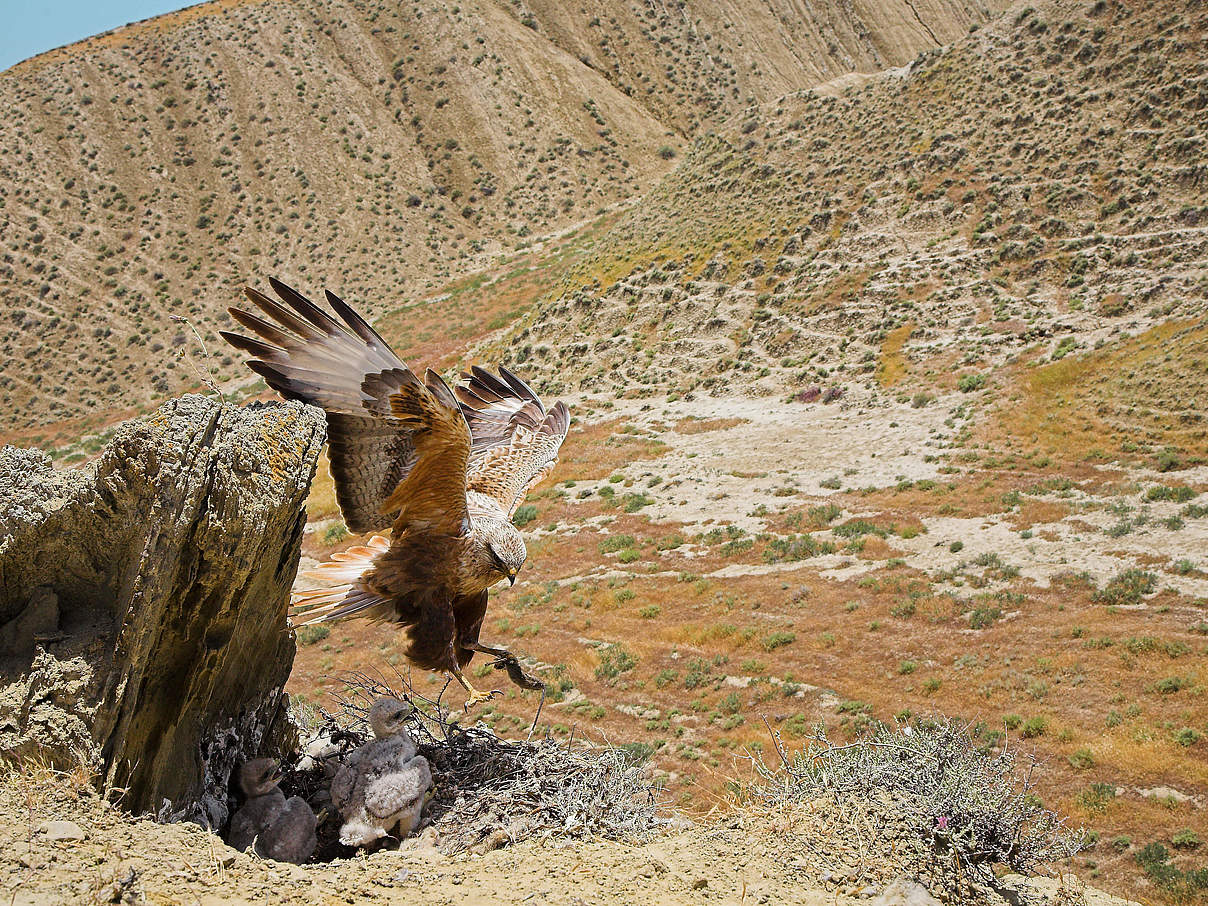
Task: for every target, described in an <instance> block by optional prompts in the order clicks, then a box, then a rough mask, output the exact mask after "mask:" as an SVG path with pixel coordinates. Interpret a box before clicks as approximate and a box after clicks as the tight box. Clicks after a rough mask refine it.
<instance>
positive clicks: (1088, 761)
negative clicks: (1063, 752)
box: [1070, 748, 1095, 771]
mask: <svg viewBox="0 0 1208 906" xmlns="http://www.w3.org/2000/svg"><path fill="white" fill-rule="evenodd" d="M1070 766H1071V767H1073V768H1075V769H1077V770H1079V771H1085V770H1087V769H1088V768H1093V767H1094V766H1095V756H1094V755H1092V754H1091V750H1090V749H1087V748H1082V749H1078V751H1076V752H1074V754H1073V755H1071V756H1070Z"/></svg>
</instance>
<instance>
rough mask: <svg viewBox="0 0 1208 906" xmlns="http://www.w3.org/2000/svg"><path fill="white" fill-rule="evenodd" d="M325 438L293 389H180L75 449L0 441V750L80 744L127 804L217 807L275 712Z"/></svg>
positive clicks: (76, 748) (59, 750) (195, 815)
mask: <svg viewBox="0 0 1208 906" xmlns="http://www.w3.org/2000/svg"><path fill="white" fill-rule="evenodd" d="M324 438H325V429H324V423H323V417H322V414H321V413H320V412H319V411H318V410H316V409H312V408H309V407H305V406H302V405H300V404H298V403H273V404H268V405H259V404H257V405H252V406H250V407H247V408H242V409H241V408H236V407H234V406H231V405H229V404H223V403H220V402H219V401H217V400H214V399H212V398H209V397H202V396H186V397H184V398H182V399H178V400H173V401H171V402H169V403H167V404H165V405H164V406H162V407H161V408H160V409H159V410H158V411H156V412H155V413H154V414H152V415H151V416H149V417H147V418H145V419H142V420H137V421H132V422H128V423H126V424H124V425H122V426H121V427H119V428H118V430H117V432H116V433H115V435H114V437H113V439H112V440H111V442H110V443H109V444H108V445H107V446H106V448H105V449H104V451H103V452H102V453H101V454H100V456H99V458H98V459H97V460H96V461H95V462H93V463H92V464H90V465H89V466H86V467H85V468H82V469H77V470H71V471H61V472H60V471H55V470H54V468H53V467H52V465H51V462H50V460H49V458H48V457H47V456H46V455H45V454H44V453H42V452H41V451H40V450H22V449H17V448H15V447H4V448H3V450H0V755H8V756H10V757H11V756H23V755H31V754H39V753H40V754H41V755H42V756H44V757H47V758H49V759H51V760H52V761H55V762H58V763H65V762H74V761H78V760H79V759H80V758H81V757H82V758H83V759H85V760H86V761H88V762H89V763H91V764H92V766H93V767H94V768H95V769H96V770H97V772H98V775H99V777H100V778H101V780H102V782H103V784H104V785H105V786H107V787H110V788H122V789H125V790H126V793H125V799H124V800H123V801H124V804H125V805H126V806H127V807H128V808H130V809H132V810H133V811H136V812H144V811H156V812H158V813H160V814H161V816H163V817H168V818H172V819H190V820H196V821H198V822H199V823H201V824H203V825H206V826H209V827H214V828H218V827H221V826H222V825H223V824H225V822H226V820H227V817H228V803H229V797H228V784H229V780H230V777H231V773H232V770H233V768H234V767H235V766H236V765H237V764H239V763H240V762H242V761H243V760H244V759H245V758H250V757H254V756H255V755H258V754H262V753H264V752H265V751H266V750H270V749H272V747H273V746H274V744H279V743H280V741H281V739H282V738H283V737H284V736H285V735H286V734H288V732H289V730H290V727H289V720H288V714H287V705H288V700H287V697H286V696H285V693H284V686H285V681H286V679H287V678H288V676H289V672H290V668H291V666H292V664H293V658H294V652H295V647H294V639H293V634H292V632H290V631H289V629H288V628H287V625H286V609H287V607H288V601H289V590H290V586H291V585H292V583H293V580H294V575H295V573H296V571H297V565H298V556H299V552H300V548H301V542H302V532H303V528H304V525H305V511H304V509H303V503H304V501H305V499H306V495H307V491H308V489H309V487H310V482H311V479H312V477H313V476H314V470H315V464H316V462H317V459H318V456H319V451H320V449H321V447H322V444H323V441H324Z"/></svg>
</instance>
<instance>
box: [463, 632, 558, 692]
mask: <svg viewBox="0 0 1208 906" xmlns="http://www.w3.org/2000/svg"><path fill="white" fill-rule="evenodd" d="M462 647H463V648H469V649H470V650H471V651H477V652H480V653H482V654H487V655H490V656H491V657H493V658H495V663H494V664H493V665H492V666H493V667H494V668H495V669H496V670H506V671H507V674H508V678H509V679H510V680H511V681H512V682H513V683H515V684H516V685H517V686H519V687H520V688H521V689H531V690H533V691H534V692H536V691H540V692H545V683H543V682H541V680H539V679H537V677H535V676H533V675H532V674H531V673H525V672H524V669H523V668H522V667H521V666H520V660H519V658H517V657H516V655H514V654H512V652H510V651H508V650H507V649H506V648H493V647H491V646H490V645H484V644H482V643H481V642H463V643H462Z"/></svg>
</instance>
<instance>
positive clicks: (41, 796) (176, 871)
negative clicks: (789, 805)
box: [0, 772, 1127, 906]
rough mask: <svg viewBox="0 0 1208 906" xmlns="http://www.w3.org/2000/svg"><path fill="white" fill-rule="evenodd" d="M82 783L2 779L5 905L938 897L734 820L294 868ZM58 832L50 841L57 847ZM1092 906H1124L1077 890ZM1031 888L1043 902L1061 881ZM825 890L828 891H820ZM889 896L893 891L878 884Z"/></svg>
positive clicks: (916, 902)
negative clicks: (148, 815)
mask: <svg viewBox="0 0 1208 906" xmlns="http://www.w3.org/2000/svg"><path fill="white" fill-rule="evenodd" d="M81 780H82V778H81V777H70V776H66V775H51V774H50V773H49V772H33V773H25V774H20V775H19V774H9V775H8V776H7V777H6V778H5V779H4V782H3V784H2V786H3V794H4V795H3V797H2V798H0V802H2V804H0V878H2V879H3V880H2V881H0V895H3V896H4V897H5V898H6V901H7V903H9V904H10V906H48V904H68V903H81V904H83V903H89V904H91V903H106V902H108V903H155V904H181V906H185V904H188V906H220V904H223V906H245V904H248V906H250V904H253V903H255V904H264V903H269V904H276V903H306V904H324V906H327V904H336V903H355V904H372V903H408V902H423V903H426V904H433V906H446V904H448V906H453V904H459V906H479V904H495V903H500V904H502V903H509V904H513V903H514V904H531V903H542V904H546V903H548V904H567V906H595V904H599V906H605V904H608V906H621V904H630V903H633V904H638V903H653V904H666V906H680V904H683V906H687V904H695V903H719V904H722V903H724V904H731V903H732V904H740V903H755V904H808V906H814V904H817V906H821V904H843V903H853V902H863V903H870V902H871V903H874V904H881V906H887V904H892V903H902V904H905V903H910V904H913V906H926V904H929V903H935V902H937V901H936V900H934V899H928V898H923V895H922V893H921V891H920V890H919V889H917V888H915V889H914V892H913V897H914V898H913V899H910V898H909V896H910V892H911V882H909V881H907V880H906V879H902V880H900V881H898V882H897V883H894V882H892V881H891V882H890V883H889V884H886V883H885V882H884V881H882V882H880V883H878V884H876V885H868V884H861V885H860V886H859V887H858V888H856V891H854V892H857V893H858V894H859V895H857V896H854V897H853V896H849V895H848V893H845V892H844V891H845V890H848V891H849V892H852V891H851V889H850V886H849V885H847V884H845V883H844V882H843V881H842V879H841V878H838V877H836V878H831V877H829V876H828V875H827V874H826V873H819V872H818V870H817V868H816V867H812V866H811V865H810V864H809V862H808V861H807V860H806V858H805V857H804V856H805V854H803V853H801V852H797V853H795V852H794V851H793V850H792V849H791V848H790V846H791V841H790V838H789V837H788V836H786V835H785V834H784V832H783V831H784V828H779V829H778V828H775V827H773V826H771V825H770V824H768V823H767V822H766V821H763V820H758V819H748V818H743V817H739V816H731V817H730V818H729V819H727V821H726V822H725V823H724V824H713V825H701V826H698V827H682V828H680V829H677V830H671V831H668V832H667V833H665V834H663V835H661V836H659V837H657V838H656V839H654V840H653V841H651V842H649V843H646V844H640V845H632V844H623V843H614V842H608V841H589V842H583V841H572V842H564V843H561V844H546V845H542V844H540V843H533V842H529V843H525V844H520V845H517V846H514V847H507V848H504V849H498V850H495V851H493V852H488V853H485V854H482V855H472V856H465V857H447V856H444V855H442V854H440V853H439V852H438V851H437V850H436V848H435V847H434V846H433V845H432V842H433V841H432V839H431V837H430V836H428V835H422V836H421V837H419V838H413V839H411V840H408V841H405V842H404V843H403V845H402V847H401V848H400V849H398V850H395V851H381V852H377V853H374V854H372V855H362V856H358V857H357V858H354V859H348V860H339V861H335V862H331V863H327V864H321V865H307V866H297V865H288V864H284V863H278V862H273V861H267V860H262V859H259V858H256V857H254V856H251V855H246V854H243V853H239V852H236V851H235V850H233V849H230V848H229V847H227V846H226V845H225V844H224V843H223V842H222V841H221V840H220V839H218V838H217V837H215V836H213V835H212V834H209V833H207V832H206V831H204V830H202V829H201V828H199V827H197V826H195V825H191V824H178V825H160V824H156V823H154V822H153V821H151V820H149V819H137V818H131V817H130V816H128V815H124V814H123V813H122V812H121V811H120V810H119V809H117V808H115V807H113V806H111V805H108V804H106V803H105V802H103V801H102V800H100V799H99V798H98V797H97V796H96V795H95V794H94V793H93V792H92V791H91V789H90V788H88V787H87V786H86V785H81V783H80V781H81ZM55 837H58V838H59V839H54V838H55ZM1061 884H1062V885H1064V888H1065V890H1066V891H1067V893H1075V894H1076V893H1083V894H1084V895H1085V900H1084V902H1086V903H1088V904H1093V906H1123V904H1125V903H1126V902H1127V901H1125V900H1120V899H1117V898H1114V897H1110V896H1107V895H1105V894H1101V893H1099V892H1097V891H1090V890H1084V889H1083V888H1082V886H1081V885H1080V884H1079V883H1078V882H1077V881H1076V879H1074V878H1072V876H1069V877H1066V878H1063V879H1062V881H1061ZM1033 886H1035V888H1036V889H1037V890H1039V891H1042V892H1044V893H1045V894H1046V895H1045V896H1044V901H1051V900H1052V897H1053V896H1054V895H1055V894H1056V891H1057V888H1058V884H1057V883H1056V882H1054V881H1048V880H1043V879H1042V880H1038V881H1035V882H1033ZM827 888H829V890H828V889H827ZM886 888H889V889H888V890H887V889H886Z"/></svg>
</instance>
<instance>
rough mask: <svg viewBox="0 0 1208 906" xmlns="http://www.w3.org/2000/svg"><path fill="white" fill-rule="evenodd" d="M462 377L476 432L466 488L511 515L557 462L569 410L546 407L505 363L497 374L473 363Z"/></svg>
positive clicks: (460, 394)
mask: <svg viewBox="0 0 1208 906" xmlns="http://www.w3.org/2000/svg"><path fill="white" fill-rule="evenodd" d="M463 378H464V379H465V381H466V383H465V384H463V385H459V386H458V387H457V391H456V392H457V398H458V400H459V401H460V402H461V411H462V413H463V414H464V415H465V418H466V423H467V424H468V425H469V427H470V433H471V435H472V437H473V441H472V444H471V448H470V462H469V472H468V474H467V476H466V481H467V486H468V489H469V490H470V491H476V492H478V493H480V494H485V495H487V496H488V497H490V498H491V499H492V500H494V501H495V502H496V503H498V504H499V506H500V508H501V509H502V510H503V511H504V512H505V513H507V514H508V515H509V516H510V515H511V514H512V512H513V511H514V510H515V509H516V507H517V506H518V505H519V504H520V501H521V500H523V499H524V495H525V494H526V493H528V491H529V489H530V488H531V487H533V486H534V485H536V484H537V483H538V482H540V481H541V480H542V479H543V478H545V476H546V475H548V474H549V473H550V471H551V470H552V469H553V468H554V465H555V464H556V463H557V462H558V448H559V447H561V446H562V441H563V440H565V439H566V432H567V430H568V429H569V427H570V412H569V410H568V409H567V408H566V405H565V404H564V403H561V402H559V403H556V404H555V405H554V407H553V408H552V409H550V410H549V411H548V412H547V411H546V409H545V406H543V405H542V403H541V400H540V398H538V396H537V394H536V393H534V392H533V391H532V389H531V388H530V387H529V386H528V384H526V383H525V382H524V381H522V380H520V378H518V377H516V375H514V374H512V373H511V372H510V371H508V370H507V369H506V368H504V367H502V366H501V367H500V368H499V376H498V377H496V376H495V375H493V374H491V373H490V372H489V371H486V370H485V369H482V368H479V367H477V366H475V367H474V368H473V369H471V372H470V374H466V375H463Z"/></svg>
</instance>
